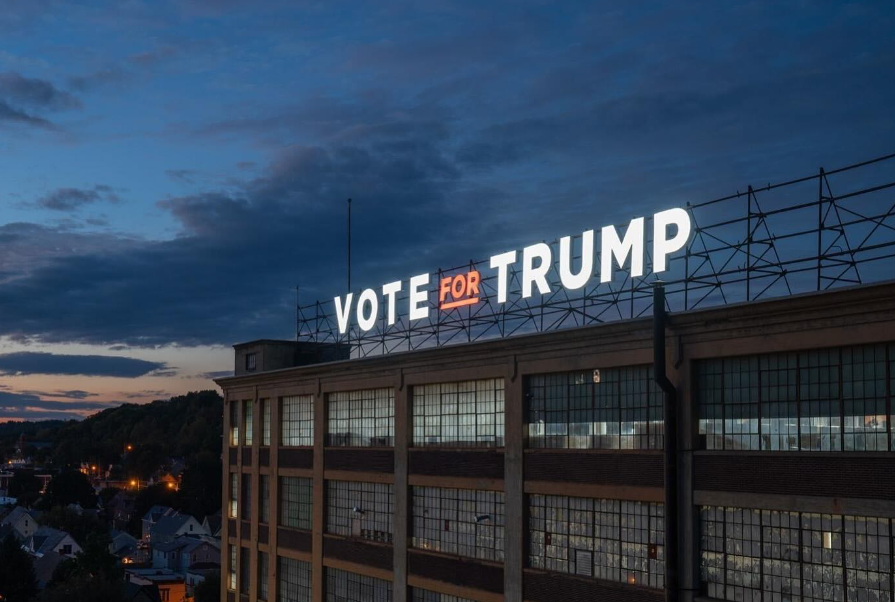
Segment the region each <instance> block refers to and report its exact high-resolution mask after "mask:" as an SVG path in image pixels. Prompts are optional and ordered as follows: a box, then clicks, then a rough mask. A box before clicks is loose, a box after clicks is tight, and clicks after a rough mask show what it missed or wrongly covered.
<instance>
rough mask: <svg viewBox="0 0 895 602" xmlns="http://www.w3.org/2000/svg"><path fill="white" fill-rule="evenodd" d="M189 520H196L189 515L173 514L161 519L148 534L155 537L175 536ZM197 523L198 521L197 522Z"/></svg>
mask: <svg viewBox="0 0 895 602" xmlns="http://www.w3.org/2000/svg"><path fill="white" fill-rule="evenodd" d="M190 520H196V519H194V518H193V517H192V516H190V515H189V514H174V515H170V516H163V517H161V518H160V519H159V520H158V522H156V523H155V524H154V525H153V526H152V528H151V529H150V533H154V534H157V535H177V531H179V530H180V529H181V527H183V526H184V525H185V524H187V523H188V522H189V521H190ZM197 522H198V521H197Z"/></svg>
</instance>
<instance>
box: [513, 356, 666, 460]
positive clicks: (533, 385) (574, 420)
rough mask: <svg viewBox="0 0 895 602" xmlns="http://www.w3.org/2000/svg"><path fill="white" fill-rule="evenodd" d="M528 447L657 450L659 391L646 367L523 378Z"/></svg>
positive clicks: (660, 434)
mask: <svg viewBox="0 0 895 602" xmlns="http://www.w3.org/2000/svg"><path fill="white" fill-rule="evenodd" d="M526 410H527V423H528V445H529V447H540V448H543V447H549V448H575V449H581V448H583V449H661V448H662V446H663V445H664V436H663V432H664V424H663V418H664V411H663V397H662V392H661V390H660V389H659V388H658V386H657V385H656V383H655V381H654V379H653V369H652V367H650V366H631V367H624V368H604V369H601V370H599V371H594V372H568V373H561V374H541V375H535V376H531V377H529V379H528V392H527V395H526Z"/></svg>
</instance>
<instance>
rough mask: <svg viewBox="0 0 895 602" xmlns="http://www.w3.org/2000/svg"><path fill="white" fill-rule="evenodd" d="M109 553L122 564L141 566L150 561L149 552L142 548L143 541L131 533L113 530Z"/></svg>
mask: <svg viewBox="0 0 895 602" xmlns="http://www.w3.org/2000/svg"><path fill="white" fill-rule="evenodd" d="M110 536H111V541H110V542H109V552H110V553H111V554H112V555H113V556H115V557H116V558H118V560H119V561H120V562H121V564H141V563H144V562H146V561H147V560H148V552H147V551H146V550H145V549H143V548H144V547H145V546H141V543H142V542H141V541H140V540H138V539H137V538H136V537H134V536H132V535H131V534H130V533H126V532H124V531H119V530H117V529H112V531H111V532H110Z"/></svg>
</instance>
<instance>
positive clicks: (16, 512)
mask: <svg viewBox="0 0 895 602" xmlns="http://www.w3.org/2000/svg"><path fill="white" fill-rule="evenodd" d="M25 516H28V517H29V518H31V519H33V520H37V517H38V516H39V513H38V512H37V511H36V510H29V509H28V508H24V507H22V506H16V507H15V508H13V509H12V512H10V513H9V514H7V515H6V516H5V517H4V518H3V521H2V524H4V525H7V524H9V525H15V524H16V523H18V522H19V521H20V520H21V519H22V518H23V517H25Z"/></svg>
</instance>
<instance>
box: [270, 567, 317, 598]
mask: <svg viewBox="0 0 895 602" xmlns="http://www.w3.org/2000/svg"><path fill="white" fill-rule="evenodd" d="M277 563H278V564H279V567H278V570H277V580H278V582H277V602H311V563H310V562H304V561H302V560H295V559H294V558H286V557H284V556H277Z"/></svg>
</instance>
